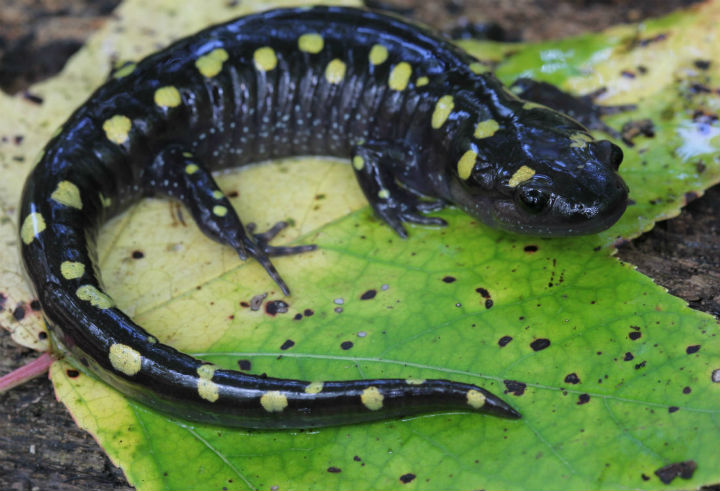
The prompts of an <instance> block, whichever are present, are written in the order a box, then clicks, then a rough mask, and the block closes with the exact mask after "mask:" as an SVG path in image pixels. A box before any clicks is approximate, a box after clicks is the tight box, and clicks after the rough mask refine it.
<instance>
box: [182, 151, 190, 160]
mask: <svg viewBox="0 0 720 491" xmlns="http://www.w3.org/2000/svg"><path fill="white" fill-rule="evenodd" d="M182 156H183V157H185V158H186V159H189V158H192V156H193V154H192V153H190V152H183V153H182Z"/></svg>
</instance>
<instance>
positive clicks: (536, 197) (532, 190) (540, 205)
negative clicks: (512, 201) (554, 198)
mask: <svg viewBox="0 0 720 491" xmlns="http://www.w3.org/2000/svg"><path fill="white" fill-rule="evenodd" d="M515 196H516V199H517V201H518V203H519V204H520V206H522V208H523V209H524V210H525V211H527V212H528V213H533V214H538V213H540V212H541V211H543V210H544V209H545V208H546V207H547V204H548V202H549V201H550V192H549V191H548V190H546V189H543V188H537V187H530V186H524V187H522V188H520V189H518V192H517V193H516V195H515Z"/></svg>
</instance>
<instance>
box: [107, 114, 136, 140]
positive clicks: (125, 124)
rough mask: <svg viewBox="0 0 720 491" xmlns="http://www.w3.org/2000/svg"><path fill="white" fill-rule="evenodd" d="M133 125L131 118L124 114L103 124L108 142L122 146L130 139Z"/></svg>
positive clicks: (117, 115)
mask: <svg viewBox="0 0 720 491" xmlns="http://www.w3.org/2000/svg"><path fill="white" fill-rule="evenodd" d="M131 126H132V124H131V122H130V118H128V117H127V116H123V115H122V114H116V115H115V116H113V117H112V118H110V119H107V120H105V122H104V123H103V130H104V131H105V136H106V137H107V139H108V140H110V141H111V142H113V143H117V144H118V145H122V144H123V143H125V142H126V141H128V139H129V138H130V128H131Z"/></svg>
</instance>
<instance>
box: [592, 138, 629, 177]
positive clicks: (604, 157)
mask: <svg viewBox="0 0 720 491" xmlns="http://www.w3.org/2000/svg"><path fill="white" fill-rule="evenodd" d="M591 145H592V148H593V151H594V152H595V156H596V158H597V160H598V161H600V162H607V163H608V164H609V165H610V167H612V168H613V169H614V170H618V169H619V168H620V164H621V163H622V160H623V151H622V149H620V147H618V146H617V145H615V144H614V143H612V142H611V141H608V140H600V141H595V142H592V143H591Z"/></svg>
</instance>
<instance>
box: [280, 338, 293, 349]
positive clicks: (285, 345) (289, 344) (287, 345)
mask: <svg viewBox="0 0 720 491" xmlns="http://www.w3.org/2000/svg"><path fill="white" fill-rule="evenodd" d="M293 346H295V341H293V340H292V339H288V340H286V341H285V342H284V343H283V344H282V346H280V349H281V350H283V351H285V350H286V349H290V348H292V347H293Z"/></svg>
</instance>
